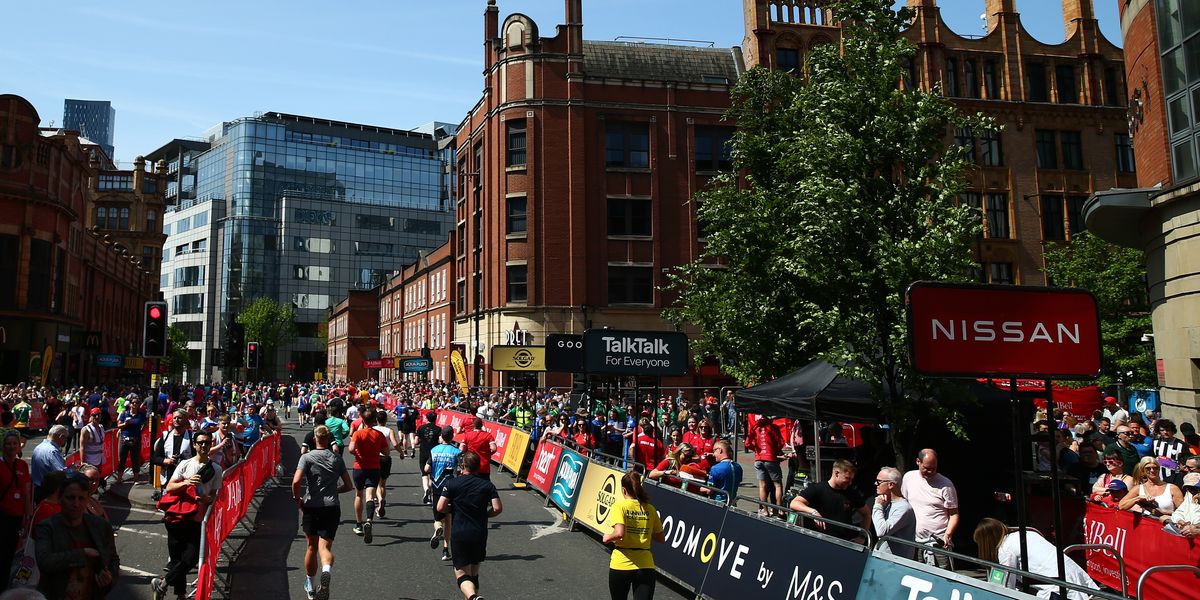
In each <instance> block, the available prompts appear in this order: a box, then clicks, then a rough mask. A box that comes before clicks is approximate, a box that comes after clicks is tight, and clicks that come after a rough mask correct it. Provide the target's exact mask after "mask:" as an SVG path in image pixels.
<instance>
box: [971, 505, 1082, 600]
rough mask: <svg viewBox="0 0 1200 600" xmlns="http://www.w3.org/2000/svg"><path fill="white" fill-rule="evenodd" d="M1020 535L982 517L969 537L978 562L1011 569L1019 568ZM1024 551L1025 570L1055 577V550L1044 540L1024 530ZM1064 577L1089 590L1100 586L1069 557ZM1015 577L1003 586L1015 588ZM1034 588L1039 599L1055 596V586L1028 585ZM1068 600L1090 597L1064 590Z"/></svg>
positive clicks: (1031, 583)
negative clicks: (977, 554)
mask: <svg viewBox="0 0 1200 600" xmlns="http://www.w3.org/2000/svg"><path fill="white" fill-rule="evenodd" d="M1020 537H1021V536H1020V535H1013V534H1010V532H1009V530H1008V526H1006V525H1005V524H1004V523H1002V522H1000V521H997V520H996V519H992V518H985V519H983V520H982V521H980V522H979V525H978V526H976V527H975V534H974V536H973V538H974V540H975V544H976V545H978V546H979V558H980V559H982V560H986V561H990V562H994V563H1000V564H1002V565H1004V566H1006V567H1009V568H1011V569H1019V568H1021V542H1020ZM1025 542H1026V549H1027V551H1028V558H1029V571H1030V572H1031V573H1034V574H1036V575H1042V576H1044V577H1050V578H1056V577H1058V554H1059V552H1058V548H1055V547H1054V544H1051V543H1050V542H1048V541H1046V539H1045V538H1043V537H1042V536H1041V535H1040V534H1038V532H1036V531H1032V530H1030V531H1027V532H1026V534H1025ZM1063 565H1064V569H1065V571H1064V575H1065V580H1066V582H1067V583H1071V584H1075V585H1081V586H1084V587H1087V588H1090V589H1093V590H1099V589H1100V587H1099V586H1097V585H1096V584H1095V582H1093V581H1092V578H1091V577H1088V574H1087V571H1085V570H1083V569H1082V568H1081V567H1080V566H1079V565H1078V564H1076V563H1075V561H1073V560H1071V559H1070V557H1064V558H1063ZM1018 579H1019V578H1017V577H1015V576H1009V577H1008V578H1007V579H1006V580H1005V582H1004V585H1006V586H1008V587H1010V588H1016V587H1017V582H1018ZM1029 583H1030V585H1032V586H1033V587H1034V588H1036V589H1037V596H1038V597H1039V598H1055V597H1057V596H1058V593H1057V592H1058V590H1059V586H1056V585H1054V584H1048V583H1034V582H1029ZM1067 598H1068V600H1089V598H1091V594H1087V593H1084V592H1077V591H1075V590H1067Z"/></svg>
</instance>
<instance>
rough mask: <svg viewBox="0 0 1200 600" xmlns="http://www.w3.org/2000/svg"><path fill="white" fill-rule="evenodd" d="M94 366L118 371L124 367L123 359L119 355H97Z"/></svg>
mask: <svg viewBox="0 0 1200 600" xmlns="http://www.w3.org/2000/svg"><path fill="white" fill-rule="evenodd" d="M96 366H97V367H104V368H109V369H120V368H121V367H123V366H125V357H124V356H122V355H120V354H97V355H96Z"/></svg>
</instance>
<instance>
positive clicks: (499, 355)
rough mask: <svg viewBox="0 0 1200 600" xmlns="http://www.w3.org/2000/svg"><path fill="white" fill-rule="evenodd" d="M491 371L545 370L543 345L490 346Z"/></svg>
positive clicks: (544, 349)
mask: <svg viewBox="0 0 1200 600" xmlns="http://www.w3.org/2000/svg"><path fill="white" fill-rule="evenodd" d="M492 370H493V371H545V370H546V348H545V347H544V346H492Z"/></svg>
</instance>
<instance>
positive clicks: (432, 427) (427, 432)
mask: <svg viewBox="0 0 1200 600" xmlns="http://www.w3.org/2000/svg"><path fill="white" fill-rule="evenodd" d="M425 420H426V421H427V422H426V423H425V424H424V425H422V426H420V427H418V428H417V435H416V437H417V443H418V446H420V450H421V456H420V458H418V459H417V464H418V465H425V464H427V463H429V453H430V452H431V451H432V450H433V447H434V446H436V445H437V443H438V438H439V437H440V436H441V435H442V428H441V427H438V426H437V425H436V424H435V423H434V421H436V420H437V413H435V412H433V411H429V412H427V413H425ZM450 431H451V435H453V433H454V430H453V429H451V430H450ZM421 488H423V489H424V490H425V500H424V502H425V504H432V503H433V497H432V495H431V493H432V492H431V489H432V488H430V486H429V474H428V473H423V474H422V475H421Z"/></svg>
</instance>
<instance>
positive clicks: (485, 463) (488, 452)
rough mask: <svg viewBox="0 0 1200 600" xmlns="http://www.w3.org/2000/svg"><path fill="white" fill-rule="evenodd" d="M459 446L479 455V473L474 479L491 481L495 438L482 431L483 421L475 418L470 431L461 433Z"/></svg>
mask: <svg viewBox="0 0 1200 600" xmlns="http://www.w3.org/2000/svg"><path fill="white" fill-rule="evenodd" d="M459 441H460V443H459V446H460V447H462V449H463V450H470V451H471V452H474V453H475V454H478V455H479V463H480V464H479V471H478V472H476V473H475V474H474V475H475V476H476V477H479V478H482V479H486V480H488V481H491V480H492V454H493V453H494V452H496V438H494V437H492V434H490V433H488V432H486V431H484V430H483V419H481V418H479V417H475V419H474V420H473V421H471V429H468V430H467V431H464V432H462V438H461V439H460V440H459Z"/></svg>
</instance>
